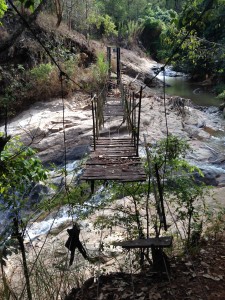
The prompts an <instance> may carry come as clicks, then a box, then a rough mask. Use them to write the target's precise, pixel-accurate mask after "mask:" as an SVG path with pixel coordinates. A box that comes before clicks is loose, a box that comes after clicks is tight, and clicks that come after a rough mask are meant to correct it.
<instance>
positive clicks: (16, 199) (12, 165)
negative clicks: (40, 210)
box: [0, 138, 47, 215]
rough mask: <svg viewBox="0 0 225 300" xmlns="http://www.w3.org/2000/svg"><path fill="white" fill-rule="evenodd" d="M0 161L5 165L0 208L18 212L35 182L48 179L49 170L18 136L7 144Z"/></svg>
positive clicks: (1, 184) (1, 182) (0, 188)
mask: <svg viewBox="0 0 225 300" xmlns="http://www.w3.org/2000/svg"><path fill="white" fill-rule="evenodd" d="M0 161H1V164H3V165H4V169H3V170H2V174H1V179H0V197H1V199H2V204H1V206H0V209H1V210H9V211H11V213H12V215H14V214H18V213H19V212H20V211H21V209H22V208H23V207H24V206H25V204H26V203H27V201H28V195H29V193H30V191H31V189H32V187H33V184H34V183H35V182H38V181H41V180H46V179H47V171H46V170H45V169H44V168H43V166H42V163H41V161H40V160H39V159H38V158H37V157H35V151H34V150H33V149H31V148H29V147H25V146H24V145H23V144H22V143H21V142H19V140H18V138H13V139H11V140H10V141H9V142H8V143H7V144H6V146H5V148H4V150H3V151H2V152H1V157H0Z"/></svg>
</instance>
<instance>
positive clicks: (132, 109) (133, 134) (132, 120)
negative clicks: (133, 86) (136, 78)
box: [130, 94, 135, 142]
mask: <svg viewBox="0 0 225 300" xmlns="http://www.w3.org/2000/svg"><path fill="white" fill-rule="evenodd" d="M130 101H132V104H131V111H132V116H131V123H132V125H131V128H132V141H133V142H134V136H135V132H134V130H135V127H134V98H133V95H131V94H130Z"/></svg>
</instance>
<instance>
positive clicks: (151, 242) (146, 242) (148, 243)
mask: <svg viewBox="0 0 225 300" xmlns="http://www.w3.org/2000/svg"><path fill="white" fill-rule="evenodd" d="M172 239H173V238H172V237H171V236H165V237H158V238H148V239H136V240H130V241H125V242H117V243H115V244H114V245H115V246H121V247H122V248H126V249H132V248H151V247H158V248H168V247H171V245H172Z"/></svg>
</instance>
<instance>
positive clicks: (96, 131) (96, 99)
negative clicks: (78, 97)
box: [94, 96, 99, 139]
mask: <svg viewBox="0 0 225 300" xmlns="http://www.w3.org/2000/svg"><path fill="white" fill-rule="evenodd" d="M94 99H95V102H94V110H95V136H96V139H98V134H99V127H98V117H99V116H98V97H97V96H96V97H95V98H94Z"/></svg>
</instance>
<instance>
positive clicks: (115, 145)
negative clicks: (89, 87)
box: [81, 78, 146, 182]
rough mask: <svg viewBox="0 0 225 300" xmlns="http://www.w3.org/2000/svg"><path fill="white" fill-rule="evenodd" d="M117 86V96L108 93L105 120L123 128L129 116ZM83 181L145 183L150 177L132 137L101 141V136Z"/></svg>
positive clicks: (105, 138)
mask: <svg viewBox="0 0 225 300" xmlns="http://www.w3.org/2000/svg"><path fill="white" fill-rule="evenodd" d="M112 82H113V79H112V78H111V79H110V84H111V85H112ZM113 86H114V88H115V93H117V95H116V96H115V95H114V94H113V92H112V91H109V92H108V95H107V97H106V101H105V102H106V103H105V104H104V108H103V115H104V119H105V120H110V121H112V120H114V121H115V120H116V123H117V124H118V125H119V124H123V121H124V116H125V112H124V107H123V105H122V99H121V97H120V94H119V92H118V86H117V84H116V83H115V82H114V83H113ZM105 126H107V124H105ZM109 126H110V125H109ZM109 128H110V127H109ZM104 130H105V128H104ZM81 179H82V180H87V181H91V182H94V181H95V180H117V181H120V182H135V181H145V180H146V174H145V172H144V168H143V166H142V163H141V159H140V158H139V157H138V156H137V145H134V140H133V139H132V137H130V136H128V137H127V136H124V135H123V136H122V135H119V136H118V137H116V138H115V137H108V138H107V137H101V132H100V136H99V137H98V138H97V139H96V140H95V147H94V146H93V150H92V151H91V154H90V157H89V159H88V161H87V162H86V166H85V169H84V172H83V175H82V177H81Z"/></svg>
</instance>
